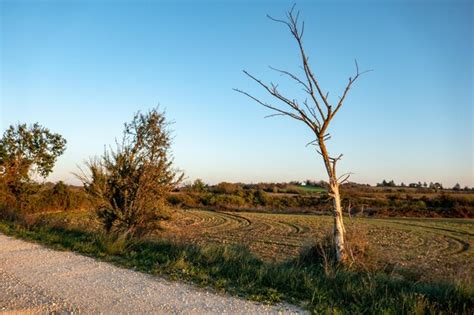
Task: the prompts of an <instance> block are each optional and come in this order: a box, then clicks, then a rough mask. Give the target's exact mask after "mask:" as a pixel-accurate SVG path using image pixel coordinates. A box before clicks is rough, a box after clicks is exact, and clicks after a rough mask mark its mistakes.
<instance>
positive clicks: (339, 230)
mask: <svg viewBox="0 0 474 315" xmlns="http://www.w3.org/2000/svg"><path fill="white" fill-rule="evenodd" d="M330 188H331V194H332V197H333V207H334V208H333V217H334V227H333V233H334V245H335V250H336V259H337V261H338V262H344V261H345V260H346V259H347V253H346V247H345V243H344V242H345V228H344V222H343V216H342V207H341V196H340V194H339V184H338V183H335V184H334V185H331V187H330Z"/></svg>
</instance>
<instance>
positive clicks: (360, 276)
mask: <svg viewBox="0 0 474 315" xmlns="http://www.w3.org/2000/svg"><path fill="white" fill-rule="evenodd" d="M0 231H2V232H3V233H5V234H8V235H12V236H16V237H20V238H23V239H26V240H30V241H35V242H39V243H42V244H45V245H47V246H49V247H52V248H55V249H59V250H71V251H75V252H78V253H81V254H85V255H89V256H92V257H96V258H99V259H101V260H104V261H108V262H112V263H114V264H117V265H120V266H124V267H127V268H133V269H135V270H138V271H141V272H146V273H150V274H157V275H164V276H166V277H168V278H171V279H181V280H185V281H191V282H193V283H196V284H198V285H201V286H205V287H211V288H214V289H215V290H217V291H222V292H228V293H231V294H235V295H240V296H245V297H247V298H250V299H253V300H258V301H265V302H279V301H288V302H291V303H295V304H299V305H302V306H304V307H305V308H307V309H309V310H311V311H312V312H313V313H322V314H326V313H328V314H329V313H331V314H333V313H343V314H374V313H377V314H378V313H381V314H382V313H383V314H414V313H416V314H424V313H431V314H453V313H458V314H462V313H465V314H468V313H472V311H474V295H473V291H472V288H467V287H462V286H456V285H453V284H447V283H444V284H443V283H421V282H414V281H409V280H406V279H400V278H393V277H391V276H389V275H387V274H383V273H375V272H357V271H351V270H346V269H333V270H332V272H330V273H329V274H327V273H326V272H325V271H324V269H323V268H322V266H321V264H320V263H318V261H319V260H318V257H311V256H308V255H301V256H299V257H297V258H295V259H293V260H289V261H285V262H282V263H270V262H265V261H263V260H261V259H259V258H258V257H256V256H255V255H253V254H252V253H250V252H249V251H248V249H247V248H245V247H241V246H235V245H229V246H223V245H202V246H198V245H191V244H180V243H176V242H171V241H166V240H141V241H133V240H127V239H124V238H114V237H109V236H105V235H104V234H102V233H99V232H94V231H85V230H83V229H81V228H71V227H67V226H60V225H59V224H56V225H48V224H46V223H43V224H37V225H33V226H31V227H29V228H26V227H24V226H21V225H18V224H15V223H12V222H5V221H4V222H1V223H0Z"/></svg>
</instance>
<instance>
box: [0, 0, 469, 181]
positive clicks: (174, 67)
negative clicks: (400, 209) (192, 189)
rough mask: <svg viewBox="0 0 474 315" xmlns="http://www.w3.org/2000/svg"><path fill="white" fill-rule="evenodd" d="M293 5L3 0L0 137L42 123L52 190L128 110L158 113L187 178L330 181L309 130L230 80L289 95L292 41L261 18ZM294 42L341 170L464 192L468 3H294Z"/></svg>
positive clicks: (295, 63)
mask: <svg viewBox="0 0 474 315" xmlns="http://www.w3.org/2000/svg"><path fill="white" fill-rule="evenodd" d="M291 5H292V2H290V1H235V2H224V1H189V2H188V1H181V2H180V1H178V2H171V1H170V2H164V1H163V2H162V1H146V2H145V1H143V2H132V1H57V2H56V1H6V0H3V1H0V10H1V15H0V20H1V22H0V23H1V29H0V35H1V39H0V40H1V46H0V52H1V59H0V63H1V64H0V66H1V68H0V74H1V77H0V80H1V81H0V84H1V86H0V87H1V91H0V93H1V96H0V108H1V112H0V115H1V131H2V132H3V130H4V129H6V128H7V126H8V125H10V124H14V123H18V122H27V123H33V122H36V121H37V122H39V123H40V124H42V125H44V126H47V127H48V128H50V129H51V130H52V131H55V132H58V133H60V134H62V135H63V136H64V137H65V138H66V139H67V140H68V148H67V151H66V152H65V154H64V155H63V156H62V157H61V158H60V159H59V160H58V163H57V165H56V168H55V171H54V173H53V174H52V176H51V177H50V178H49V179H50V180H59V179H63V180H66V181H68V182H74V176H73V175H71V172H75V171H77V166H76V165H81V164H82V163H83V161H84V160H86V159H87V158H88V157H89V156H93V155H97V154H100V153H101V152H102V151H103V148H104V145H109V144H113V143H114V139H115V138H116V137H120V135H121V130H122V127H123V123H124V122H125V121H129V120H130V119H131V117H132V115H133V113H134V112H136V111H138V110H147V109H149V108H152V107H154V106H156V105H157V104H161V107H162V108H164V109H166V111H167V117H168V119H169V120H173V121H175V124H174V126H173V128H174V130H175V140H174V145H173V152H174V156H175V162H176V165H177V166H178V167H179V168H181V169H183V170H184V171H185V172H186V174H187V177H188V180H194V179H196V178H202V179H203V180H205V181H206V182H211V183H215V182H219V181H224V180H225V181H232V182H235V181H244V182H260V181H288V180H304V179H315V180H319V179H326V175H325V172H324V169H323V165H322V162H321V160H320V157H319V156H318V155H317V154H316V152H315V151H314V150H313V149H311V148H307V147H305V144H306V143H307V142H308V141H310V140H312V138H311V133H310V132H309V131H308V130H307V129H306V128H305V126H303V125H300V124H298V122H296V121H292V120H289V119H285V118H281V117H276V118H270V119H264V118H263V117H264V116H265V115H268V114H269V111H268V110H266V109H264V108H262V107H259V105H257V104H255V103H252V101H250V100H249V99H247V98H245V97H244V96H242V95H240V94H238V93H236V92H234V91H233V90H232V88H242V89H245V90H247V91H248V92H251V93H253V94H255V95H256V96H259V97H262V98H263V99H265V100H268V101H270V100H271V98H269V97H267V96H266V95H265V93H263V91H262V90H260V89H259V88H258V87H257V86H256V85H255V84H254V83H252V82H250V81H249V79H248V78H246V77H245V76H244V75H243V73H242V69H247V70H248V71H250V72H251V73H253V74H255V75H257V76H259V77H261V78H262V79H265V80H272V81H274V82H279V83H280V87H281V88H282V90H283V91H285V92H287V93H288V94H289V95H295V96H298V95H301V93H300V90H299V88H298V87H297V86H296V85H295V84H294V83H293V82H291V81H286V80H285V79H284V78H282V77H280V76H278V75H277V74H275V73H272V72H271V70H269V69H268V65H272V66H274V67H280V68H285V69H288V70H292V71H296V72H298V67H299V59H298V55H297V50H296V47H295V43H294V41H293V40H292V38H291V37H290V35H289V33H288V31H287V29H285V28H284V27H283V26H282V25H280V24H276V23H274V22H271V21H269V20H268V19H267V18H266V17H265V15H266V14H267V13H269V14H271V15H273V16H275V17H281V16H283V14H284V11H285V10H286V9H288V8H289V7H290V6H291ZM297 7H298V9H300V10H301V15H302V18H304V20H305V21H306V30H305V38H304V44H305V46H306V51H307V53H308V55H309V56H310V62H311V63H312V65H313V67H314V70H315V72H316V74H317V75H318V77H319V78H320V83H321V84H322V86H323V88H324V89H325V90H328V91H330V98H331V100H332V101H335V100H336V99H337V96H338V95H340V93H341V92H342V91H341V90H342V89H343V87H344V85H345V84H346V82H347V79H348V77H349V76H350V75H352V73H353V71H354V66H353V60H354V58H357V60H358V61H359V65H360V67H361V68H363V69H365V68H371V69H374V70H375V71H374V72H372V73H370V74H367V75H366V76H364V77H362V78H361V79H360V81H358V82H357V84H356V85H355V86H354V88H353V90H352V92H351V94H350V95H349V97H348V99H347V102H346V104H345V107H344V108H343V109H342V110H341V111H340V112H339V114H338V116H337V117H336V118H335V121H334V123H333V125H332V126H331V132H332V134H333V139H332V140H331V142H330V149H331V152H333V153H334V154H335V155H336V154H339V153H344V160H343V161H341V163H340V172H341V173H342V172H346V171H351V172H354V173H355V175H353V178H352V179H353V180H354V181H357V182H365V183H371V184H374V183H376V182H380V181H381V180H382V179H387V180H390V179H393V180H395V181H396V182H402V181H403V182H405V183H409V182H413V181H418V180H420V181H427V182H429V181H440V182H442V183H444V184H445V185H453V184H454V183H456V182H459V183H460V184H461V185H469V186H472V185H474V171H473V159H474V148H473V121H474V117H473V71H474V69H473V67H474V62H473V56H474V51H473V15H474V13H473V11H474V8H473V2H472V1H456V0H451V1H448V0H446V1H339V2H338V1H335V2H334V1H332V2H329V1H323V2H318V1H307V2H305V1H298V2H297Z"/></svg>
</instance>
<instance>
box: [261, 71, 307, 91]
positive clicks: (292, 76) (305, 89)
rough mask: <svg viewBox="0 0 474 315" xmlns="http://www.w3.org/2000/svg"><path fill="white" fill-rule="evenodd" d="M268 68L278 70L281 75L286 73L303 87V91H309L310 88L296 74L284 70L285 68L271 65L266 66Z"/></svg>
mask: <svg viewBox="0 0 474 315" xmlns="http://www.w3.org/2000/svg"><path fill="white" fill-rule="evenodd" d="M268 67H269V68H270V69H272V70H273V71H276V72H279V73H281V74H282V75H287V76H289V77H290V78H292V79H293V80H295V81H296V82H298V83H299V84H301V85H302V86H303V87H304V91H305V92H307V93H310V90H309V87H308V85H307V84H306V83H304V82H303V81H302V80H301V79H300V78H298V77H297V76H296V75H294V74H292V73H290V72H288V71H285V70H280V69H277V68H274V67H272V66H268Z"/></svg>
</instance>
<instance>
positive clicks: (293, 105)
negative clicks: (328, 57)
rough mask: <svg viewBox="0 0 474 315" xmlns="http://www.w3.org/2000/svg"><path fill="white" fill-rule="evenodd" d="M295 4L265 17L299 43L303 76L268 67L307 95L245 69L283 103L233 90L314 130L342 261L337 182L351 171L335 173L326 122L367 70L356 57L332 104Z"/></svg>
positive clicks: (279, 114)
mask: <svg viewBox="0 0 474 315" xmlns="http://www.w3.org/2000/svg"><path fill="white" fill-rule="evenodd" d="M294 7H295V6H294V5H293V7H292V8H291V10H290V11H289V12H288V13H287V14H286V20H279V19H275V18H272V17H271V16H268V18H270V19H271V20H272V21H275V22H278V23H282V24H284V25H286V26H287V27H288V28H289V30H290V32H291V34H292V36H293V37H294V39H295V40H296V42H297V45H298V51H299V55H300V58H301V63H302V70H303V73H304V76H303V77H302V78H300V77H298V76H297V75H295V74H293V73H291V72H289V71H285V70H280V69H276V68H272V67H270V69H272V70H274V71H276V72H278V73H279V74H281V75H284V76H286V77H288V78H290V79H291V80H293V81H295V82H296V83H297V84H299V85H300V86H301V87H302V88H303V91H304V92H305V93H306V94H307V95H308V98H307V99H305V100H304V101H303V102H301V103H300V102H298V100H296V99H294V98H291V97H286V96H284V95H282V94H281V93H280V91H279V90H278V85H275V84H273V83H270V84H266V83H263V82H262V81H261V80H259V79H257V78H256V77H254V76H253V75H251V74H250V73H248V72H247V71H245V70H244V73H245V74H246V75H247V76H248V77H250V78H251V79H252V80H254V81H255V82H257V83H258V84H259V85H260V86H261V87H263V88H264V90H266V91H267V92H268V93H269V94H270V95H271V96H273V97H274V98H275V99H276V100H277V101H278V102H280V103H282V104H283V106H277V105H273V104H269V103H265V102H263V101H262V100H260V99H259V98H256V97H254V96H253V95H251V94H249V93H247V92H245V91H242V90H239V89H234V90H235V91H237V92H239V93H242V94H244V95H246V96H248V97H249V98H251V99H252V100H254V101H256V102H257V103H259V104H260V105H262V106H265V107H267V108H269V109H271V110H273V111H275V112H276V113H275V114H272V115H269V116H267V117H273V116H288V117H291V118H293V119H295V120H298V121H300V122H302V123H304V124H305V125H306V126H308V127H309V128H310V129H311V130H312V131H313V133H314V135H315V139H314V140H313V141H311V142H310V143H308V145H309V144H311V145H314V146H316V148H317V152H318V153H319V154H320V155H321V156H322V158H323V161H324V165H325V167H326V172H327V175H328V178H329V195H330V196H331V198H332V199H333V209H332V213H333V217H334V228H333V232H334V248H335V254H336V257H337V261H338V262H340V263H344V262H345V261H346V259H347V257H348V256H347V252H346V249H345V229H344V222H343V216H342V207H341V197H340V193H339V186H340V185H341V184H343V183H344V182H346V181H347V180H348V178H349V176H350V174H349V173H347V174H343V175H342V176H339V177H338V176H337V173H336V164H337V162H338V161H339V160H340V159H341V158H342V154H341V155H339V156H338V157H331V156H330V155H329V153H328V150H327V148H326V141H327V140H329V139H330V138H331V136H330V134H329V133H328V127H329V123H330V122H331V121H332V119H333V118H334V116H335V115H336V113H337V112H338V111H339V109H340V108H341V107H342V105H343V104H344V100H345V99H346V96H347V93H348V92H349V90H350V88H351V86H352V84H353V83H354V82H355V81H356V80H357V79H358V78H359V76H360V75H362V74H364V73H366V72H368V71H363V72H359V66H358V64H357V61H356V62H355V66H356V74H355V76H354V77H350V78H349V82H348V83H347V85H346V87H345V89H344V91H343V93H342V95H341V96H340V97H339V100H338V102H337V103H336V104H335V105H334V106H333V104H331V102H330V101H329V98H328V94H329V93H324V92H323V90H322V88H321V86H320V85H319V82H318V80H317V78H316V76H315V74H314V73H313V71H312V70H311V67H310V66H309V63H308V58H307V56H306V53H305V51H304V48H303V41H302V38H303V33H304V22H302V23H301V26H300V24H299V23H298V17H299V12H297V13H296V14H294V13H293V10H294ZM369 71H370V70H369Z"/></svg>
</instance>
